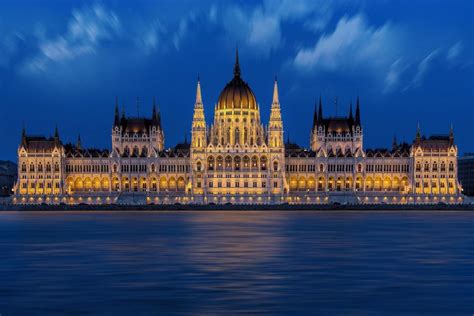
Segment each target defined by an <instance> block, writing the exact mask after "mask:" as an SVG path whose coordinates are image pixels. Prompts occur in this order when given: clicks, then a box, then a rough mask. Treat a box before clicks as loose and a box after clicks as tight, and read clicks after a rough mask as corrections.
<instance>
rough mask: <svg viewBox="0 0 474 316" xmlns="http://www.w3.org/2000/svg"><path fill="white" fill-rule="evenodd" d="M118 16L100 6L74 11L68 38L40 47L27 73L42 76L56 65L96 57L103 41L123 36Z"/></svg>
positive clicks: (58, 38)
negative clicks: (93, 55)
mask: <svg viewBox="0 0 474 316" xmlns="http://www.w3.org/2000/svg"><path fill="white" fill-rule="evenodd" d="M120 30H121V24H120V20H119V18H118V17H117V15H116V14H115V13H114V12H112V11H107V10H106V9H105V8H104V7H103V6H101V5H98V4H96V5H93V6H92V7H85V8H83V9H82V10H74V11H73V13H72V19H71V20H70V21H69V24H68V28H67V31H66V33H65V34H62V35H59V36H57V37H55V38H53V39H48V38H44V39H43V40H42V41H40V43H39V53H38V55H37V56H35V57H34V58H33V59H32V60H30V61H29V62H27V63H26V64H25V66H24V69H23V70H24V71H30V72H42V71H45V70H46V69H47V67H48V66H49V65H51V64H53V63H57V62H62V61H66V60H71V59H74V58H76V57H78V56H82V55H87V54H94V53H96V51H97V49H98V48H99V47H100V44H101V43H102V42H104V41H107V40H111V39H112V38H114V37H115V36H117V35H118V34H119V33H120Z"/></svg>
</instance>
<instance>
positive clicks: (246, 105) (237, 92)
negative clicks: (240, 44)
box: [217, 54, 257, 110]
mask: <svg viewBox="0 0 474 316" xmlns="http://www.w3.org/2000/svg"><path fill="white" fill-rule="evenodd" d="M217 109H218V110H233V109H250V110H256V109H257V100H256V99H255V95H254V94H253V92H252V89H250V87H249V85H248V84H247V83H246V82H245V81H243V80H242V78H241V77H240V66H239V55H238V54H236V59H235V66H234V78H233V79H232V80H231V81H230V82H229V83H228V84H227V85H226V86H225V88H224V90H222V92H221V94H220V96H219V100H218V102H217Z"/></svg>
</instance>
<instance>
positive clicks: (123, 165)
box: [13, 55, 463, 204]
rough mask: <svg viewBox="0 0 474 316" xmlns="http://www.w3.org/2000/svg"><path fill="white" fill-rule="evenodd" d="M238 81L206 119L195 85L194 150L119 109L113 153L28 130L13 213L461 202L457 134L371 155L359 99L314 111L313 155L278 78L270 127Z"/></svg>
mask: <svg viewBox="0 0 474 316" xmlns="http://www.w3.org/2000/svg"><path fill="white" fill-rule="evenodd" d="M260 117H261V116H260V105H259V103H257V98H256V96H255V94H254V93H253V91H252V89H251V88H250V86H249V85H248V84H247V83H246V82H245V81H244V80H243V79H242V76H241V69H240V65H239V60H238V55H237V56H236V60H235V65H234V75H233V78H232V79H231V80H230V81H229V82H228V83H227V85H226V86H225V87H224V89H223V90H222V92H221V94H220V96H219V97H218V98H217V103H216V104H215V106H214V121H213V123H212V124H211V125H208V124H207V123H206V120H205V115H204V103H203V100H202V96H201V84H200V81H199V80H198V82H197V87H196V99H195V102H194V115H193V120H192V124H191V141H190V142H189V143H188V142H187V141H186V140H185V141H184V143H181V144H178V145H176V146H174V147H171V148H168V149H166V148H165V136H164V131H163V128H162V124H161V115H160V112H159V111H158V110H157V109H156V107H155V104H153V108H152V115H151V117H127V116H126V115H125V113H122V114H121V115H120V113H119V108H118V104H117V102H116V105H115V115H114V120H113V125H112V130H111V135H112V146H111V148H110V150H109V149H106V150H97V149H87V148H83V147H82V145H81V142H80V139H78V142H77V144H75V145H72V144H63V143H62V141H61V140H60V137H59V132H58V130H57V129H56V131H55V133H54V137H51V138H45V137H37V136H30V135H27V134H26V131H23V135H22V140H21V144H20V146H19V148H18V172H19V174H20V176H19V179H18V181H17V183H16V187H15V193H16V195H15V197H14V199H13V200H14V202H16V203H66V204H82V203H87V204H103V203H123V204H129V203H136V204H145V203H148V204H151V203H155V204H175V203H182V204H208V203H215V204H220V203H222V204H227V203H232V204H281V203H291V204H302V203H308V204H310V203H314V204H316V203H336V202H337V203H402V204H403V203H460V202H462V201H463V196H462V195H461V192H460V185H459V183H458V180H457V152H458V149H457V146H456V144H455V143H454V132H453V129H451V130H450V131H449V133H448V134H446V135H441V136H430V137H424V136H423V135H421V131H420V128H418V130H417V133H416V137H415V139H414V141H413V142H412V143H411V144H407V143H404V144H399V143H397V142H396V141H395V140H394V142H393V145H392V148H390V149H374V150H370V149H364V146H363V141H364V129H363V124H362V116H361V105H360V102H359V98H357V102H356V104H355V111H354V114H353V112H352V105H351V107H350V110H349V112H348V115H347V116H343V117H341V116H337V117H335V116H328V115H324V113H323V103H322V100H321V99H320V100H319V104H318V105H317V107H315V110H314V115H313V118H312V119H313V124H312V128H311V131H309V132H310V139H309V145H310V146H309V149H306V148H303V147H300V146H298V145H296V144H291V143H290V142H289V141H288V142H284V136H283V129H284V124H283V118H282V115H281V105H280V100H279V94H278V84H277V81H276V79H275V82H274V87H273V100H272V102H271V108H270V119H269V122H268V124H267V125H266V126H265V125H264V124H263V122H262V121H261V119H260Z"/></svg>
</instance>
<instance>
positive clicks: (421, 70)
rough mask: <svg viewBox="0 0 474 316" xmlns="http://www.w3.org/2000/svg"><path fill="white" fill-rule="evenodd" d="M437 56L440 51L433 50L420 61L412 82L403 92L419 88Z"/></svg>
mask: <svg viewBox="0 0 474 316" xmlns="http://www.w3.org/2000/svg"><path fill="white" fill-rule="evenodd" d="M439 54H440V50H439V49H435V50H434V51H432V52H431V53H429V54H428V56H426V57H425V58H423V59H422V60H421V61H420V63H419V64H418V67H417V70H416V73H415V76H414V77H413V80H412V81H411V83H410V84H409V85H408V86H407V87H406V88H405V90H407V89H411V88H418V87H420V86H421V84H422V83H423V80H424V78H425V75H426V73H427V72H428V71H429V70H430V67H431V64H432V63H433V61H434V60H435V58H436V57H438V55H439Z"/></svg>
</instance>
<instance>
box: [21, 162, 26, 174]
mask: <svg viewBox="0 0 474 316" xmlns="http://www.w3.org/2000/svg"><path fill="white" fill-rule="evenodd" d="M21 172H26V163H22V164H21Z"/></svg>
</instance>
